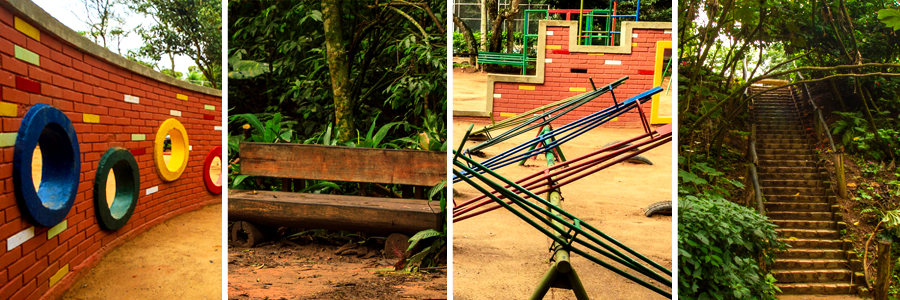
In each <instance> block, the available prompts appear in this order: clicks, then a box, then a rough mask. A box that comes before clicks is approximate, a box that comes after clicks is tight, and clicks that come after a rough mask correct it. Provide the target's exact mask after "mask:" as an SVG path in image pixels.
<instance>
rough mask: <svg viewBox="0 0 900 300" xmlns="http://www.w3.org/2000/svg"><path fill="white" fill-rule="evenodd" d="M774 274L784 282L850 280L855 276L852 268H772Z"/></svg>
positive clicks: (779, 280)
mask: <svg viewBox="0 0 900 300" xmlns="http://www.w3.org/2000/svg"><path fill="white" fill-rule="evenodd" d="M772 274H773V275H774V276H775V279H776V280H778V282H782V283H800V282H803V283H810V282H841V281H843V282H850V277H851V276H853V272H851V271H850V269H807V270H772Z"/></svg>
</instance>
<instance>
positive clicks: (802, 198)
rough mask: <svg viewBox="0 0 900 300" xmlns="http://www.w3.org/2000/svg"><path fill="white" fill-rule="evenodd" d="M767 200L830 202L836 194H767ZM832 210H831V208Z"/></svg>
mask: <svg viewBox="0 0 900 300" xmlns="http://www.w3.org/2000/svg"><path fill="white" fill-rule="evenodd" d="M765 196H766V200H767V201H769V202H783V203H813V204H828V203H831V202H829V198H833V197H834V196H808V195H798V196H794V195H778V194H773V195H765ZM829 211H830V210H829Z"/></svg>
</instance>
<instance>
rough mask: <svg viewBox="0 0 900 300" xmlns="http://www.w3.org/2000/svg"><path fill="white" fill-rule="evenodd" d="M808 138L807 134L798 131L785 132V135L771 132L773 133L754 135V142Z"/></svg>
mask: <svg viewBox="0 0 900 300" xmlns="http://www.w3.org/2000/svg"><path fill="white" fill-rule="evenodd" d="M809 136H810V135H809V134H807V133H805V132H800V131H797V132H787V133H785V132H773V133H763V132H757V133H756V140H757V142H758V141H763V140H767V139H792V140H796V139H806V138H807V137H809Z"/></svg>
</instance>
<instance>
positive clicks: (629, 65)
mask: <svg viewBox="0 0 900 300" xmlns="http://www.w3.org/2000/svg"><path fill="white" fill-rule="evenodd" d="M569 28H570V27H567V26H566V27H560V26H548V27H547V31H552V32H553V35H548V36H547V45H548V46H550V45H559V46H561V49H558V50H556V49H545V50H544V51H545V53H546V58H548V59H551V60H552V62H549V63H546V64H545V72H544V83H543V84H526V83H506V82H495V83H494V93H495V94H500V95H501V97H500V98H494V106H493V109H492V113H493V114H494V119H495V120H503V119H506V117H502V116H501V115H500V114H501V113H514V114H519V113H522V112H525V111H528V110H531V109H534V108H536V107H540V106H542V105H546V104H549V103H553V102H556V101H559V100H562V99H566V98H568V97H572V96H576V95H578V94H581V93H583V92H570V91H569V88H573V87H574V88H585V89H586V90H588V91H589V90H591V89H592V88H591V83H590V81H589V80H588V78H593V79H594V84H596V85H597V87H598V88H600V87H601V86H603V85H606V84H609V83H611V82H612V81H614V80H616V79H619V78H622V77H624V76H629V79H628V80H626V81H625V84H623V85H620V86H619V87H618V88H616V89H615V90H614V92H615V94H616V99H617V100H618V101H619V102H621V101H622V100H626V99H628V98H630V97H633V96H635V95H637V94H639V93H641V92H644V91H646V90H648V89H651V88H653V74H652V73H649V75H641V74H638V71H639V70H644V71H653V69H654V68H653V64H654V62H655V59H656V42H657V41H670V40H671V39H672V36H671V34H669V33H665V30H663V29H634V32H633V33H636V34H637V35H638V37H637V38H633V39H632V43H637V46H635V47H632V51H631V54H610V53H603V54H602V55H597V54H590V53H576V52H569V53H566V52H567V50H569ZM560 50H562V51H560ZM607 60H618V61H621V62H622V64H621V65H607V64H605V61H607ZM573 68H576V69H587V73H572V72H571V69H573ZM520 86H534V90H522V89H520V88H519V87H520ZM488 96H492V95H488ZM611 105H613V100H612V97H611V96H610V94H609V93H607V94H604V95H602V96H600V97H598V98H596V99H594V100H592V101H590V102H588V103H586V104H584V105H582V106H581V107H579V108H577V109H575V110H573V111H571V112H569V113H568V114H566V115H564V116H562V117H560V118H559V119H556V121H554V122H553V125H554V126H557V127H558V126H560V125H564V124H568V123H570V122H572V121H575V120H577V119H580V118H582V117H584V116H587V115H589V114H591V113H594V112H597V111H599V110H602V109H604V108H607V107H609V106H611ZM642 107H643V108H644V113H645V114H646V117H647V120H649V119H650V101H647V102H646V103H645V104H644V105H643V106H642ZM640 124H641V123H640V119H639V115H638V111H637V109H633V110H631V111H628V112H626V113H624V114H622V115H621V116H619V118H618V119H617V120H616V121H613V122H607V123H606V124H604V125H603V126H605V127H614V128H639V127H640V126H641V125H640Z"/></svg>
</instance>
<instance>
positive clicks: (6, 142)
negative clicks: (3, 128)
mask: <svg viewBox="0 0 900 300" xmlns="http://www.w3.org/2000/svg"><path fill="white" fill-rule="evenodd" d="M16 135H18V133H17V132H7V133H0V147H11V146H15V145H16Z"/></svg>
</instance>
